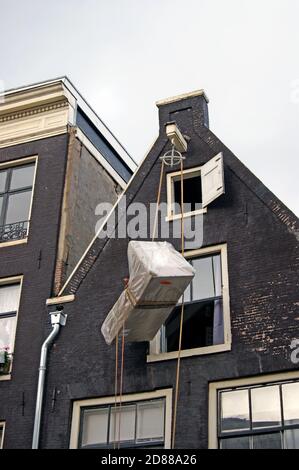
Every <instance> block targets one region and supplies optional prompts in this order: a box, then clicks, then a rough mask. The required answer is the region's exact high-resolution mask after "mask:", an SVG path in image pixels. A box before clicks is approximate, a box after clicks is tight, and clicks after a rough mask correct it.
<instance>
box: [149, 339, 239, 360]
mask: <svg viewBox="0 0 299 470" xmlns="http://www.w3.org/2000/svg"><path fill="white" fill-rule="evenodd" d="M154 340H155V338H154V339H153V341H154ZM151 342H152V341H151ZM225 351H231V344H229V343H227V344H215V345H213V346H206V347H203V348H193V349H183V350H182V351H181V358H183V357H192V356H204V355H207V354H216V353H220V352H225ZM177 358H178V351H173V352H169V353H157V354H149V355H148V356H147V358H146V361H147V362H149V363H150V362H161V361H170V360H172V359H177Z"/></svg>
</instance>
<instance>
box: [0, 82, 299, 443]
mask: <svg viewBox="0 0 299 470" xmlns="http://www.w3.org/2000/svg"><path fill="white" fill-rule="evenodd" d="M27 100H28V101H27ZM83 104H84V102H83V100H82V98H81V97H80V96H79V95H78V94H77V93H75V91H74V89H73V88H72V87H71V85H70V83H69V82H68V81H66V80H58V81H54V82H49V83H47V84H44V85H40V86H36V87H31V88H28V89H23V90H17V91H13V92H10V93H8V94H7V99H6V101H5V103H4V105H1V107H0V122H1V127H0V147H1V149H0V159H1V163H0V164H1V165H2V167H3V170H4V171H3V172H2V173H0V177H1V174H4V173H5V174H6V176H5V178H8V179H9V182H8V180H6V183H5V184H6V186H5V188H4V190H3V194H4V195H5V196H4V199H5V201H6V202H4V204H5V205H6V206H5V207H9V206H8V202H7V201H8V199H9V198H10V197H11V193H13V191H15V187H14V185H13V184H12V182H13V180H14V179H15V180H18V177H17V176H15V178H14V174H13V172H14V171H15V168H16V169H18V170H20V171H22V167H23V168H26V173H24V177H23V176H22V178H24V179H25V180H26V186H18V187H17V190H16V191H17V192H18V191H31V194H32V193H33V190H34V195H33V204H32V212H31V217H29V216H28V217H27V218H26V217H25V218H24V217H23V219H24V220H19V221H18V222H24V221H25V223H24V224H21V226H20V225H18V227H17V230H15V232H16V233H17V235H12V238H13V240H9V241H7V240H6V238H5V237H6V235H5V230H8V229H5V227H6V226H7V225H8V226H9V227H10V226H11V225H12V222H13V221H11V220H8V221H7V220H5V219H3V221H2V225H3V226H4V228H3V229H2V234H3V235H2V238H3V240H2V246H1V244H0V249H1V265H0V270H1V273H0V282H1V284H0V289H1V288H2V292H3V296H2V297H3V301H2V302H3V305H4V307H2V313H1V311H0V322H1V320H2V319H4V320H3V321H4V322H6V323H7V322H8V321H11V322H13V323H14V324H16V325H17V327H16V335H15V342H14V340H11V343H10V344H11V345H12V346H11V348H12V349H13V350H12V349H11V350H10V351H9V352H13V356H11V357H12V358H13V360H12V362H11V364H9V370H6V373H2V376H0V378H1V379H2V380H1V382H0V395H1V397H5V400H3V399H2V398H1V400H0V423H1V426H2V441H3V446H4V447H5V448H29V447H30V446H31V440H32V432H33V423H34V408H35V402H36V389H37V380H38V361H39V354H40V348H41V344H42V342H43V340H44V339H45V338H46V337H47V336H48V335H49V333H50V332H51V324H50V321H49V318H48V314H47V310H50V311H52V310H53V309H54V310H55V308H56V306H57V305H58V306H63V309H64V310H63V311H64V313H65V314H67V321H66V325H65V326H63V327H62V328H61V329H60V333H59V336H57V337H56V339H55V342H54V345H53V347H52V349H51V351H50V353H49V360H48V364H47V376H46V384H45V391H44V402H43V407H42V420H41V428H40V435H39V443H40V447H41V448H69V447H71V448H89V447H99V448H106V447H113V446H114V440H115V433H116V431H115V429H116V423H117V422H118V421H117V420H118V418H119V416H120V415H121V423H122V424H121V426H120V430H119V435H118V440H119V441H120V446H121V447H122V446H123V447H146V446H149V447H151V448H153V447H170V446H171V440H172V423H173V407H174V391H175V378H176V366H177V360H176V359H177V356H178V352H177V349H178V335H179V310H180V307H179V306H178V307H175V308H174V310H173V312H172V314H171V315H170V317H169V319H168V320H167V322H166V323H165V324H164V325H163V326H162V327H161V329H160V331H159V332H158V334H157V336H156V337H155V338H154V340H153V341H151V342H150V343H148V342H140V343H137V342H132V343H129V342H127V343H126V342H125V350H124V371H123V395H122V408H121V410H122V411H121V413H120V412H117V413H118V414H117V413H116V412H115V407H114V404H115V354H116V353H115V346H114V345H112V346H107V344H106V343H105V341H104V338H103V336H102V335H101V333H100V328H101V325H102V323H103V321H104V319H105V318H106V316H107V314H108V312H109V311H110V309H111V307H112V306H113V305H114V303H115V302H116V300H117V299H118V297H119V295H120V293H121V292H122V290H123V288H124V283H123V279H124V278H126V277H127V276H128V260H127V247H128V241H129V238H128V237H123V238H121V237H115V238H114V237H107V236H106V237H97V236H94V222H95V219H94V209H95V206H96V205H97V204H98V203H99V202H101V201H105V202H112V203H113V202H115V201H116V199H117V197H118V196H119V195H120V194H121V193H122V196H121V197H120V198H119V199H118V201H119V202H118V204H116V205H115V208H114V210H113V213H112V215H117V217H116V220H118V224H120V221H121V218H122V217H123V212H121V210H120V206H121V204H123V203H124V204H125V206H126V207H130V205H132V203H133V202H137V203H143V204H145V205H146V206H147V207H149V205H150V203H154V202H156V198H157V188H158V185H159V179H160V170H161V160H160V157H161V156H162V155H163V154H165V152H166V151H168V150H169V149H170V143H169V139H168V138H167V136H166V133H165V125H166V123H169V122H175V123H176V126H177V127H178V128H179V130H180V132H181V135H182V136H183V138H184V139H185V141H186V142H187V150H186V151H185V152H184V156H185V160H184V185H185V196H186V201H187V202H189V203H190V204H191V209H190V211H189V213H188V214H187V213H184V220H185V221H186V223H187V219H190V220H191V221H192V220H193V219H195V218H196V217H197V216H200V217H201V220H202V222H203V225H202V227H203V236H202V239H200V240H198V243H197V246H196V243H195V246H194V245H193V246H192V248H187V244H186V247H185V253H184V255H185V257H186V258H187V259H188V260H189V261H190V262H191V264H192V265H193V267H194V268H195V269H196V275H195V278H194V280H193V281H192V284H191V288H189V290H188V292H186V294H185V317H184V319H185V320H184V329H183V342H182V352H181V372H180V390H179V400H178V406H177V422H176V435H175V447H177V448H195V449H202V448H219V447H220V448H299V407H298V403H299V400H298V397H299V370H298V357H299V354H298V349H296V347H297V348H298V346H299V340H298V338H299V326H298V325H299V323H298V322H299V313H298V304H299V299H298V289H297V287H298V233H299V231H298V219H297V218H296V217H295V216H294V214H292V212H291V211H290V210H289V209H287V208H286V207H285V206H284V205H283V204H282V203H281V202H280V201H279V200H278V199H277V198H276V197H275V196H274V195H273V194H272V193H271V191H269V190H268V189H267V188H266V187H265V186H264V185H263V184H262V183H261V182H260V181H259V180H258V179H257V178H256V177H255V176H254V175H253V174H252V173H251V172H250V171H249V170H248V169H247V168H246V167H245V166H244V165H243V164H242V163H241V162H240V161H239V160H238V158H237V157H236V156H235V155H233V154H232V152H231V151H230V150H229V149H228V148H227V147H225V145H224V144H223V143H222V142H221V141H220V140H219V139H218V138H217V137H216V136H215V135H214V134H213V133H212V131H211V130H210V129H209V121H208V106H207V98H206V96H205V94H204V92H203V91H202V90H199V91H197V92H194V93H190V94H185V95H181V96H179V97H174V98H170V99H167V100H163V101H160V102H158V103H157V106H158V109H159V122H160V132H159V135H158V137H157V140H156V141H155V143H154V145H153V146H152V148H151V149H150V151H149V153H148V155H147V156H146V158H145V159H144V161H143V162H142V163H141V164H140V166H139V167H138V169H137V170H136V171H135V173H134V175H133V177H132V178H131V179H130V182H129V184H128V185H126V183H127V182H128V180H129V178H130V176H131V173H132V170H134V163H133V162H132V160H131V159H130V157H129V156H128V155H127V154H126V152H125V151H124V150H123V149H122V147H121V146H120V144H119V143H118V142H117V141H116V140H115V138H114V137H113V136H112V135H111V134H110V133H109V131H108V130H107V129H106V128H104V127H103V124H102V123H101V122H100V121H99V120H98V119H97V118H96V116H95V115H94V114H93V113H92V111H91V110H90V109H89V108H87V107H86V105H85V104H84V106H83ZM28 106H29V110H28V111H27V107H28ZM51 113H53V114H51ZM59 113H60V114H59ZM58 114H59V116H58ZM14 119H15V120H20V119H21V120H23V121H22V123H20V124H19V121H16V126H15V128H14V127H13V124H14ZM27 119H29V120H31V121H32V122H31V123H30V125H28V126H27ZM35 119H36V120H37V119H40V123H37V122H36V121H34V120H35ZM9 126H11V127H9ZM34 126H35V129H36V130H34V129H33V130H32V128H34ZM47 126H49V128H48V127H47ZM2 129H3V130H2ZM20 129H21V130H20ZM22 130H23V131H22ZM22 132H23V133H22ZM37 158H38V166H37V172H36V177H35V182H34V181H33V176H32V175H33V170H34V168H35V167H34V165H36V163H35V162H36V159H37ZM23 159H26V160H24V161H22V160H23ZM34 159H35V160H34ZM20 162H21V166H19V163H20ZM211 162H212V167H211ZM15 165H17V166H15ZM207 165H208V166H207ZM214 167H215V168H216V167H217V174H220V175H221V181H220V186H218V183H219V180H217V178H216V180H214V179H213V178H212V179H211V180H209V181H208V183H207V179H205V178H206V177H207V178H208V175H209V174H210V173H211V172H212V171H213V170H214ZM0 169H1V167H0ZM24 172H25V170H24ZM3 178H4V177H3ZM178 181H179V175H178V171H177V168H176V169H174V168H172V167H167V168H166V174H165V175H164V177H163V181H162V183H163V184H162V190H161V201H162V202H165V203H166V206H167V214H166V222H167V224H168V226H169V230H170V235H169V237H167V240H168V241H170V242H171V243H173V245H174V246H175V247H176V248H177V250H180V249H181V245H180V239H179V238H176V237H175V236H174V232H175V225H176V224H177V223H180V219H181V213H179V212H175V211H172V206H171V204H172V203H173V202H179V201H178V197H179V196H178V194H179V191H178ZM0 182H1V179H0ZM216 183H217V185H216V186H217V187H216V186H215V184H216ZM3 184H4V183H3ZM33 188H34V189H33ZM224 188H225V190H224ZM122 191H123V192H122ZM0 196H1V193H0ZM4 199H3V200H4ZM195 202H201V203H202V205H201V209H199V210H197V209H195V208H194V206H193V204H194V203H195ZM6 211H7V212H6V213H9V211H8V210H7V209H6ZM27 212H28V211H27ZM3 214H4V213H3ZM2 217H5V215H2ZM28 221H30V226H29V222H28ZM103 228H105V227H103ZM10 231H12V232H13V233H15V232H14V227H12V228H11V229H10ZM20 232H21V236H20ZM160 235H161V234H160ZM160 235H159V232H158V239H161V240H162V239H163V237H161V236H160ZM18 236H19V238H18ZM143 238H144V239H149V237H148V236H147V237H143ZM0 294H1V291H0ZM0 299H1V297H0ZM47 300H48V302H47V303H48V305H47V309H46V306H45V305H46V301H47ZM7 305H8V307H9V308H8V307H7ZM0 307H1V300H0ZM1 315H2V316H1ZM8 318H9V319H10V320H7V319H8ZM16 318H17V322H16ZM11 331H14V329H13V327H11ZM0 338H1V330H0ZM13 345H14V346H13ZM117 399H118V397H117Z"/></svg>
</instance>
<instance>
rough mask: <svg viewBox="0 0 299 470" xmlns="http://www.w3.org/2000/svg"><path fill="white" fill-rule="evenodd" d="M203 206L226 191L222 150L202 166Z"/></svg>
mask: <svg viewBox="0 0 299 470" xmlns="http://www.w3.org/2000/svg"><path fill="white" fill-rule="evenodd" d="M201 189H202V207H206V206H207V205H208V204H210V203H211V202H212V201H214V199H217V197H218V196H221V194H223V193H224V175H223V156H222V152H220V153H218V155H216V157H214V158H212V159H211V160H209V161H208V162H207V163H206V164H205V165H203V166H202V167H201Z"/></svg>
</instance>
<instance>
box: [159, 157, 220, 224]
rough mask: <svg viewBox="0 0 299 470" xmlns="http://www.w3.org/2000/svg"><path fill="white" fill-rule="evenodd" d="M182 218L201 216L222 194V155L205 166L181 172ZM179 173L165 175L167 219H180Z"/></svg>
mask: <svg viewBox="0 0 299 470" xmlns="http://www.w3.org/2000/svg"><path fill="white" fill-rule="evenodd" d="M183 179H184V196H183V198H184V210H183V212H184V216H185V217H186V216H191V215H196V214H202V213H203V212H206V209H205V208H206V207H207V205H208V204H210V203H211V202H212V201H214V200H215V199H216V198H218V197H219V196H220V195H221V194H223V193H224V176H223V157H222V153H220V154H218V155H216V157H214V158H212V159H211V160H209V161H208V162H207V163H206V164H205V165H203V166H201V167H196V168H190V169H187V170H184V171H183ZM180 206H181V172H180V171H176V172H174V173H168V174H167V219H168V220H174V219H177V218H180V217H181V213H182V209H181V207H180Z"/></svg>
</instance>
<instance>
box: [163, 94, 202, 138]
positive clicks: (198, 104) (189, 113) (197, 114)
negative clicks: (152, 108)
mask: <svg viewBox="0 0 299 470" xmlns="http://www.w3.org/2000/svg"><path fill="white" fill-rule="evenodd" d="M208 102H209V100H208V97H207V95H206V94H205V92H204V90H196V91H192V92H190V93H184V94H183V95H178V96H172V97H171V98H166V99H164V100H159V101H157V102H156V105H157V107H158V109H159V126H160V133H165V125H166V124H167V123H168V122H175V123H176V124H177V126H178V127H179V129H180V131H181V132H183V133H184V134H186V135H190V133H191V130H192V129H194V128H195V129H196V128H200V127H202V126H206V127H209V112H208Z"/></svg>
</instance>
